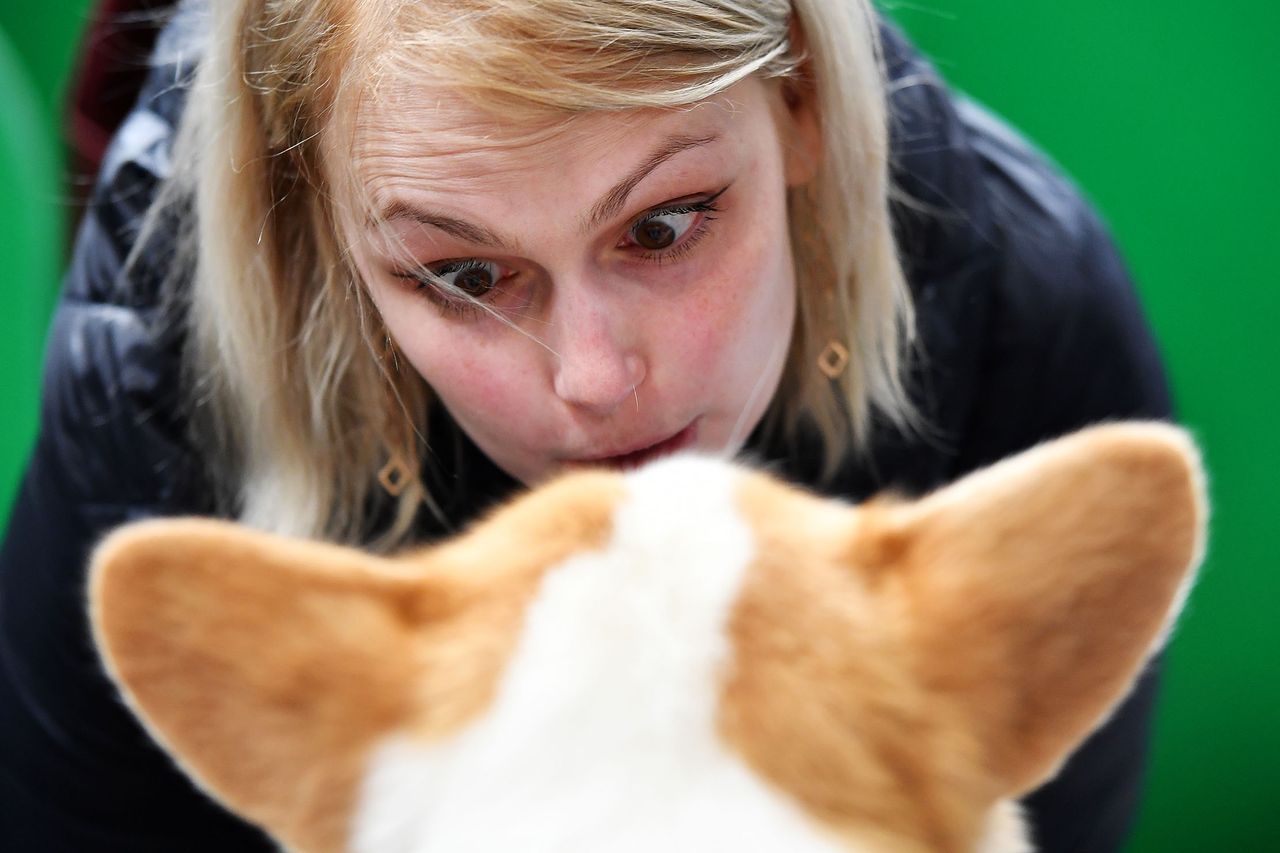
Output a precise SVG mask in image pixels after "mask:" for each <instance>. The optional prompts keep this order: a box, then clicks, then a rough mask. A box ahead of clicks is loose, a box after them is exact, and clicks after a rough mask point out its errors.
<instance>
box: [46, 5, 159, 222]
mask: <svg viewBox="0 0 1280 853" xmlns="http://www.w3.org/2000/svg"><path fill="white" fill-rule="evenodd" d="M175 5H176V0H98V2H97V6H96V8H95V9H94V11H93V12H92V15H91V17H90V21H89V25H88V28H87V30H86V31H85V36H84V40H83V41H82V43H81V48H80V57H79V61H78V63H77V68H76V72H75V77H74V81H73V83H72V85H71V88H70V92H69V97H68V101H67V107H66V109H67V112H66V124H65V127H64V133H65V136H66V143H67V147H68V149H69V150H68V156H69V157H70V164H69V165H70V174H71V197H72V199H73V200H74V204H75V214H76V215H75V219H76V220H77V221H78V220H79V214H80V212H81V211H82V210H83V209H84V205H85V203H86V202H87V201H88V197H89V192H90V190H91V189H92V187H93V181H94V178H95V177H96V176H97V174H98V168H99V167H100V166H101V165H102V158H103V155H104V154H105V153H106V150H107V145H108V144H109V143H110V142H111V137H112V136H113V135H114V134H115V132H116V129H117V128H119V127H120V124H121V122H123V121H124V117H125V116H126V115H128V113H129V110H130V109H131V108H132V107H133V103H134V101H135V100H137V97H138V92H139V91H140V90H141V89H142V83H143V80H144V79H145V77H146V74H147V59H148V57H149V56H150V55H151V49H152V47H154V45H155V41H156V35H157V33H159V31H160V29H161V28H162V26H163V23H164V21H165V20H166V18H167V13H168V11H169V10H170V9H172V7H173V6H175Z"/></svg>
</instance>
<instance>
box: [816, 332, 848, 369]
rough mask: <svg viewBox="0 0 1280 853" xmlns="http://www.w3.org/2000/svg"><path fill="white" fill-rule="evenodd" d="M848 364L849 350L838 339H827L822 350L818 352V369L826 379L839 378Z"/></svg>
mask: <svg viewBox="0 0 1280 853" xmlns="http://www.w3.org/2000/svg"><path fill="white" fill-rule="evenodd" d="M848 366H849V350H848V348H846V347H845V345H844V344H842V343H840V342H839V341H835V340H833V341H828V342H827V345H826V346H825V347H823V349H822V352H820V353H818V369H819V370H821V371H822V373H823V374H824V375H825V376H826V377H827V378H828V379H839V378H840V374H842V373H844V369H845V368H846V367H848Z"/></svg>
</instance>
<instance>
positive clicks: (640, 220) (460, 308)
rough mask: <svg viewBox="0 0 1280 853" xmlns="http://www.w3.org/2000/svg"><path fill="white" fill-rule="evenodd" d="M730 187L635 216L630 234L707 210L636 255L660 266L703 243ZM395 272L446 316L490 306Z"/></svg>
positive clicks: (471, 261) (467, 262)
mask: <svg viewBox="0 0 1280 853" xmlns="http://www.w3.org/2000/svg"><path fill="white" fill-rule="evenodd" d="M728 189H729V187H728V185H726V186H724V187H722V188H721V189H719V190H717V191H716V192H714V193H712V194H711V195H709V196H707V197H706V198H704V199H701V200H700V201H694V202H687V203H685V204H675V205H668V206H666V207H656V208H653V209H652V210H649V211H647V212H645V213H644V214H642V215H641V216H639V217H637V218H636V219H633V220H632V221H631V222H630V224H628V225H627V229H626V233H628V234H629V233H631V231H633V230H634V229H635V228H637V227H638V226H640V225H642V224H644V223H645V222H648V221H649V220H651V219H656V218H657V217H659V216H667V215H670V214H677V215H678V214H685V213H704V214H707V215H705V216H703V217H702V220H701V221H700V222H699V223H698V224H697V225H696V226H695V227H694V229H693V230H692V231H691V232H689V233H688V234H686V235H685V236H684V238H683V240H682V241H681V242H680V244H679V245H677V246H675V247H674V248H670V249H662V250H645V251H641V252H638V253H637V256H638V257H639V258H641V259H643V260H645V261H647V262H650V263H654V264H656V265H658V266H661V265H663V264H667V263H674V262H676V261H679V260H681V259H683V258H684V257H685V256H687V255H688V254H689V253H690V252H691V251H692V250H693V249H694V247H695V246H697V245H698V244H699V243H701V242H702V240H703V238H705V237H706V236H707V234H708V233H709V232H710V230H711V229H710V227H709V226H710V224H711V223H712V222H714V221H715V220H716V217H715V216H713V215H711V214H714V213H718V212H720V207H719V205H717V204H716V200H717V199H718V198H720V196H722V195H724V193H725V191H726V190H728ZM443 263H444V264H454V265H456V266H457V268H456V269H453V270H450V272H463V271H465V270H468V269H473V268H475V267H477V266H480V265H482V264H483V263H484V261H482V260H480V259H479V258H458V259H453V260H450V261H445V262H443ZM393 275H394V276H395V277H396V278H400V279H404V280H405V281H408V282H410V283H411V284H413V285H414V289H415V290H416V291H419V292H421V293H422V294H423V296H425V297H426V298H427V299H428V300H429V301H430V302H431V303H432V304H433V305H435V307H436V308H437V309H438V310H439V311H440V313H441V315H443V316H450V317H458V318H468V317H474V316H476V315H477V314H479V313H480V312H481V311H484V310H486V308H487V306H486V305H485V304H484V302H485V297H479V298H478V299H476V300H471V299H460V298H457V297H454V296H451V295H449V294H447V293H444V292H442V291H441V290H440V288H439V287H438V286H436V285H435V284H434V283H432V282H431V281H429V280H426V279H424V278H423V276H422V275H421V274H420V273H416V272H399V271H398V272H394V273H393ZM498 292H500V291H499V289H498V288H497V286H496V285H495V287H494V289H493V290H492V291H490V293H491V294H492V293H498Z"/></svg>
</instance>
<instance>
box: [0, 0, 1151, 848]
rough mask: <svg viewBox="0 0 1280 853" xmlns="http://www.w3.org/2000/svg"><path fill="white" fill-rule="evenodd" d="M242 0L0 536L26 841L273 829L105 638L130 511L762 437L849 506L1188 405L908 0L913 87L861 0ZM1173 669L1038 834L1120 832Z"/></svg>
mask: <svg viewBox="0 0 1280 853" xmlns="http://www.w3.org/2000/svg"><path fill="white" fill-rule="evenodd" d="M211 5H212V6H213V8H214V9H216V14H213V15H212V16H210V17H206V15H207V14H208V12H207V10H206V9H205V7H204V4H202V3H195V2H193V3H187V4H184V8H183V10H182V12H180V13H179V15H178V17H177V18H176V19H175V21H174V22H173V23H172V24H171V25H170V28H169V31H168V32H167V34H166V38H165V39H163V40H162V43H161V45H160V47H159V49H158V52H157V68H156V70H155V71H154V72H153V75H152V78H151V81H150V82H149V84H148V88H147V90H146V91H145V92H144V95H143V98H142V100H141V102H140V105H139V108H138V109H137V110H136V111H135V113H134V114H133V115H132V117H131V118H130V120H129V121H128V122H127V123H126V126H125V127H124V129H123V130H122V132H121V134H120V136H119V137H118V139H117V141H116V143H115V145H114V147H113V149H112V152H111V153H110V155H109V156H108V159H107V162H106V164H105V165H104V168H103V173H102V176H101V178H100V184H99V189H98V191H97V194H96V196H95V201H94V204H93V206H92V208H91V212H90V216H89V218H88V220H87V221H86V224H85V226H84V228H83V229H82V232H81V236H80V242H79V245H78V248H77V252H76V256H75V259H74V262H73V266H72V269H71V272H70V274H69V279H68V284H67V290H66V294H65V295H64V298H63V303H62V305H61V306H60V308H59V312H58V315H57V318H56V319H55V324H54V329H53V332H52V336H51V342H50V347H49V356H48V358H49V361H48V365H47V369H46V380H45V381H46V385H45V404H44V412H43V427H42V431H41V437H40V439H39V443H38V445H37V447H36V450H35V452H34V455H33V458H32V462H31V465H30V467H29V469H28V472H27V476H26V479H25V480H24V484H23V490H22V493H21V494H20V496H19V500H18V503H17V505H16V507H15V510H14V514H13V517H12V519H11V521H10V527H9V533H8V536H7V539H6V542H5V546H4V552H3V555H2V557H0V560H2V563H0V569H2V571H0V582H2V583H3V587H0V608H3V613H2V615H0V626H2V630H3V635H2V636H0V651H2V652H3V654H0V664H2V665H3V671H2V674H0V684H3V688H0V689H2V690H3V693H2V694H0V709H3V710H2V711H0V713H2V714H3V719H2V720H0V738H2V739H3V743H2V744H0V755H3V756H5V758H4V765H3V771H4V772H3V775H2V776H0V779H3V782H0V784H3V786H4V791H3V797H0V802H3V806H0V842H2V843H0V846H4V847H6V848H13V849H22V850H65V849H92V850H113V849H120V850H170V849H182V850H193V849H210V850H214V849H255V847H261V845H262V844H264V842H263V841H262V840H261V838H260V837H259V836H257V835H256V834H255V833H254V832H253V831H252V830H251V829H249V828H247V827H245V826H243V825H242V824H239V823H237V822H235V821H234V820H233V819H231V818H229V817H228V816H226V815H224V814H222V813H221V812H220V811H218V810H217V809H216V807H214V806H212V805H211V804H209V803H208V802H207V801H205V800H204V799H203V798H202V797H201V796H200V795H199V794H198V793H196V792H194V791H193V790H192V789H191V788H190V787H189V785H188V784H187V783H185V782H184V781H183V780H182V779H181V777H180V776H179V775H178V774H177V773H176V772H175V771H174V770H173V769H172V768H171V767H169V766H168V764H167V762H166V760H165V759H164V758H163V757H162V756H160V755H159V753H158V752H156V751H155V750H154V749H153V748H151V747H150V746H149V745H148V744H147V741H146V738H145V736H144V735H142V734H141V733H140V732H139V731H138V730H137V728H136V726H135V725H134V724H133V723H132V722H131V720H130V719H129V717H128V715H127V713H126V712H125V711H124V710H123V709H122V708H120V707H119V705H118V704H117V702H116V700H115V699H114V697H113V694H112V693H111V691H110V689H109V687H108V686H107V684H106V682H105V680H104V679H103V678H102V676H101V675H100V674H99V673H98V670H97V666H96V661H95V659H94V657H93V654H92V652H91V650H90V648H89V645H88V640H87V637H86V634H85V627H84V621H83V619H84V617H83V612H82V606H81V604H80V583H81V581H82V574H81V573H82V571H83V564H84V558H85V554H86V550H87V549H88V548H89V547H90V546H91V545H92V543H93V542H94V541H95V539H96V538H97V537H98V536H99V535H100V534H101V533H102V532H104V531H105V530H107V529H109V528H110V527H112V526H114V525H116V524H118V523H120V522H121V521H124V520H127V519H131V518H136V517H140V516H144V515H152V514H178V513H220V514H228V515H230V514H234V515H237V516H239V517H241V518H243V519H245V520H247V521H249V522H251V523H254V524H257V525H260V526H264V527H268V528H271V529H275V530H279V531H282V532H288V533H295V534H303V535H311V536H319V537H325V538H329V539H334V540H340V541H355V542H360V543H363V544H365V545H366V546H368V547H372V548H393V547H397V546H399V545H402V544H405V543H409V542H416V541H422V540H426V539H430V538H432V537H436V536H439V535H442V534H445V533H447V532H448V531H450V530H452V529H456V527H458V526H459V525H462V524H465V523H466V521H467V520H469V519H470V518H472V517H474V516H475V514H476V513H478V512H479V511H481V510H482V509H483V508H484V507H485V506H487V505H488V504H490V503H491V502H492V501H495V500H499V499H501V498H502V497H504V496H505V495H507V494H509V493H510V492H511V491H512V490H513V489H515V488H517V487H518V486H520V485H522V484H532V483H535V482H537V481H539V480H541V479H543V478H544V477H546V476H548V475H550V474H552V473H554V472H555V471H556V470H559V469H561V468H563V467H566V466H571V465H575V464H608V465H622V466H625V465H629V464H636V463H639V462H642V461H643V460H644V459H647V458H651V457H653V456H655V455H659V454H661V453H665V452H670V451H672V450H674V449H679V448H685V447H696V448H699V449H703V450H709V451H719V452H735V451H738V450H742V451H744V452H745V453H746V454H747V455H748V456H750V457H753V458H756V459H759V460H762V461H764V462H766V463H768V464H770V465H771V466H772V467H774V468H775V469H777V470H778V471H779V472H781V473H783V474H784V475H785V476H787V477H790V478H792V479H794V480H797V481H799V482H803V483H806V484H809V485H811V486H812V487H814V488H818V489H821V490H823V491H826V492H828V493H830V494H835V495H842V496H846V497H849V498H853V499H860V498H864V497H866V496H868V495H870V494H872V493H874V492H875V491H877V490H879V489H882V488H886V487H893V488H897V489H900V490H912V491H919V490H923V489H926V488H930V487H932V486H935V485H938V484H941V483H943V482H946V481H948V480H951V479H953V478H955V477H957V476H959V475H960V474H962V473H964V472H966V471H968V470H971V469H973V468H974V467H977V466H979V465H982V464H985V463H987V462H990V461H992V460H994V459H997V458H1000V457H1002V456H1005V455H1008V454H1009V453H1012V452H1014V451H1016V450H1019V449H1022V448H1024V447H1026V446H1028V445H1031V444H1034V443H1036V442H1038V441H1040V440H1042V439H1045V438H1048V437H1051V436H1054V435H1057V434H1061V433H1064V432H1067V431H1070V430H1072V429H1075V428H1077V427H1079V426H1082V425H1084V424H1087V423H1090V422H1094V421H1097V420H1102V419H1113V418H1121V417H1148V418H1159V417H1167V416H1168V414H1169V402H1168V398H1167V393H1166V390H1165V385H1164V380H1163V375H1162V371H1161V368H1160V365H1159V361H1158V357H1157V354H1156V351H1155V348H1154V345H1153V343H1152V341H1151V338H1150V335H1149V333H1148V332H1147V330H1146V328H1145V326H1144V324H1143V321H1142V319H1141V314H1140V310H1139V308H1138V306H1137V304H1136V301H1135V299H1134V295H1133V293H1132V290H1131V287H1130V285H1129V283H1128V281H1127V277H1126V275H1125V273H1124V271H1123V269H1122V267H1121V265H1120V263H1119V261H1118V259H1117V257H1116V254H1115V252H1114V251H1113V249H1112V248H1111V245H1110V243H1109V241H1108V238H1107V237H1106V235H1105V232H1104V231H1103V229H1102V228H1101V226H1100V225H1099V223H1098V222H1097V220H1096V219H1095V218H1094V216H1093V215H1092V214H1091V213H1090V212H1089V211H1088V209H1087V207H1086V206H1085V205H1084V204H1083V203H1082V202H1081V201H1080V199H1079V198H1078V196H1077V195H1076V193H1075V192H1074V191H1073V190H1072V188H1071V187H1070V186H1069V185H1068V184H1067V183H1066V182H1065V181H1063V180H1062V179H1061V178H1060V177H1058V176H1057V175H1056V174H1055V173H1054V172H1053V170H1052V169H1051V168H1050V167H1049V166H1048V165H1046V164H1045V163H1044V162H1043V160H1042V159H1041V158H1039V157H1038V156H1037V155H1036V154H1035V153H1034V152H1032V151H1030V150H1029V149H1028V148H1027V147H1026V146H1025V144H1024V143H1022V142H1021V141H1019V140H1018V139H1017V137H1016V136H1014V135H1013V134H1012V133H1010V132H1009V131H1008V130H1007V129H1005V128H1003V127H1002V126H1000V125H999V124H998V123H997V122H996V121H995V120H993V119H992V118H991V117H990V116H988V115H986V114H985V113H983V112H982V111H981V110H979V109H978V108H976V107H974V106H972V105H970V104H967V103H964V102H962V101H957V100H956V99H954V98H952V97H951V96H950V95H949V94H948V93H947V92H946V91H945V89H943V88H942V87H941V85H940V84H938V83H937V81H936V80H935V79H934V77H933V75H932V72H931V70H930V69H929V68H928V66H927V65H926V64H925V63H924V62H923V61H922V60H921V59H920V58H919V57H918V56H916V55H915V54H914V53H913V51H912V50H911V49H910V47H909V46H908V45H906V44H905V43H904V42H903V41H902V40H901V38H900V37H898V36H897V35H896V34H895V33H893V32H892V31H891V30H887V29H885V30H883V31H882V32H880V33H879V36H881V37H883V47H884V60H885V62H884V65H885V67H886V69H887V80H885V79H882V77H881V75H880V68H879V66H878V64H877V62H876V55H877V54H876V51H877V36H878V34H877V30H878V29H879V28H878V26H877V24H876V23H875V20H874V18H873V17H872V15H871V13H870V12H869V10H868V7H867V6H866V5H864V4H863V3H861V2H849V0H797V1H796V2H793V3H787V2H777V3H761V2H751V3H742V4H735V3H731V2H693V0H689V2H673V0H662V2H657V0H655V2H651V3H636V2H632V3H618V2H603V0H578V2H570V0H564V2H541V3H537V4H534V3H529V4H525V3H518V2H508V3H503V4H491V3H486V2H476V3H474V4H459V3H450V4H436V3H429V2H422V3H392V2H389V0H388V2H366V3H361V4H354V3H348V2H340V0H332V2H323V3H322V2H277V3H272V4H266V3H262V2H258V0H237V2H234V3H232V2H227V3H221V2H220V3H218V4H211ZM193 37H194V39H195V41H196V42H202V41H203V40H204V39H205V38H206V37H207V39H208V44H207V48H201V49H197V50H193V49H192V48H191V44H192V38H193ZM175 56H176V60H175V59H174V58H175ZM196 56H201V62H200V71H199V74H198V75H197V77H196V79H195V81H194V82H191V80H190V77H189V76H188V74H187V72H188V71H189V68H188V66H187V63H188V62H189V61H191V60H192V59H193V58H194V57H196ZM175 81H177V82H178V85H174V83H175ZM886 92H888V93H890V94H889V96H888V97H887V98H886V94H885V93H886ZM180 115H181V116H182V121H183V128H182V131H181V133H180V134H178V138H177V140H176V142H175V141H174V139H173V134H172V129H173V127H174V125H175V124H176V123H177V121H178V119H179V116H180ZM166 176H168V178H169V179H168V180H167V182H163V183H162V181H163V179H165V178H166ZM122 271H123V273H122ZM913 332H914V338H913V337H912V335H913ZM957 640H958V641H963V638H957ZM1152 691H1153V685H1152V682H1151V679H1150V678H1148V679H1145V680H1144V682H1143V684H1142V686H1141V687H1140V688H1139V689H1138V691H1137V692H1136V693H1135V694H1134V696H1133V697H1131V699H1130V700H1129V701H1128V702H1127V703H1126V705H1125V706H1124V707H1123V708H1122V709H1121V710H1120V711H1119V712H1118V713H1117V714H1116V715H1115V716H1114V717H1113V718H1112V720H1111V721H1110V722H1109V723H1108V725H1107V726H1106V727H1104V728H1103V729H1102V730H1101V731H1100V732H1099V733H1098V734H1097V735H1096V736H1095V737H1094V738H1093V740H1091V742H1090V743H1089V744H1088V745H1086V747H1085V748H1084V749H1083V750H1082V751H1081V752H1080V753H1079V754H1078V755H1077V756H1076V758H1075V759H1073V760H1072V761H1071V762H1070V763H1069V764H1068V766H1067V767H1066V768H1065V769H1064V771H1063V773H1062V774H1061V775H1060V776H1059V777H1058V778H1057V779H1056V780H1054V782H1052V783H1050V784H1049V785H1048V786H1046V787H1045V788H1044V789H1042V790H1041V791H1040V792H1037V794H1035V795H1034V796H1033V797H1032V798H1031V800H1030V808H1031V812H1032V821H1033V825H1034V827H1035V831H1036V835H1037V839H1038V842H1039V843H1040V845H1041V848H1042V849H1044V850H1051V851H1052V850H1090V851H1097V850H1108V849H1115V848H1116V847H1117V846H1118V845H1119V844H1120V841H1121V839H1122V837H1123V835H1124V832H1125V829H1126V827H1127V826H1128V824H1129V822H1130V820H1131V817H1132V814H1133V811H1134V808H1135V806H1136V798H1137V792H1138V786H1139V782H1140V776H1141V767H1142V760H1143V752H1144V748H1145V746H1144V744H1145V737H1146V734H1145V729H1146V721H1147V718H1148V716H1149V711H1150V703H1151V698H1152Z"/></svg>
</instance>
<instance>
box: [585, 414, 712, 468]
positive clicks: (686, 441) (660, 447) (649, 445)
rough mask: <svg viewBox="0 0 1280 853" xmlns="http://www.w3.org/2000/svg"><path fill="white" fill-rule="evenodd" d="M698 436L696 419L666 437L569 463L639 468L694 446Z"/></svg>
mask: <svg viewBox="0 0 1280 853" xmlns="http://www.w3.org/2000/svg"><path fill="white" fill-rule="evenodd" d="M697 438H698V421H697V420H694V421H692V422H691V423H690V424H689V425H688V426H686V427H685V428H684V429H682V430H680V431H679V432H676V433H673V434H672V435H669V436H667V437H666V438H661V439H658V440H657V441H648V442H645V443H642V444H638V445H632V446H631V447H630V448H628V449H626V450H622V451H614V452H611V453H603V454H600V455H599V456H589V457H584V458H580V459H573V460H571V461H570V462H569V464H570V465H574V466H588V465H592V466H602V467H605V468H616V469H620V470H624V471H627V470H630V469H632V468H638V467H640V466H641V465H643V464H645V463H646V462H651V461H652V460H654V459H657V458H659V457H661V456H667V455H669V454H672V453H676V452H679V451H681V450H684V449H685V448H686V447H690V446H692V445H693V443H694V441H696V440H697Z"/></svg>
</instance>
